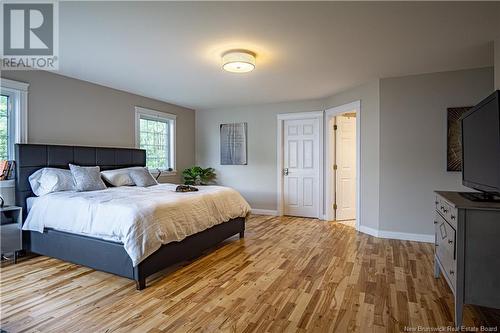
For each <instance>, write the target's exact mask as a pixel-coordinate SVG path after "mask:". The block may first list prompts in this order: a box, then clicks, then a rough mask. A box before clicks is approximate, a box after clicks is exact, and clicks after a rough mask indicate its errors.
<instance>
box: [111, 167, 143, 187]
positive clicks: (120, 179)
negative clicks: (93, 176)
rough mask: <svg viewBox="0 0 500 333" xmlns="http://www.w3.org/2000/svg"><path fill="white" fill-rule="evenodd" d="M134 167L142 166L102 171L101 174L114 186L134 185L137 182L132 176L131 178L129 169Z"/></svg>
mask: <svg viewBox="0 0 500 333" xmlns="http://www.w3.org/2000/svg"><path fill="white" fill-rule="evenodd" d="M134 169H142V167H131V168H123V169H114V170H106V171H101V176H102V178H104V179H105V180H106V181H107V182H108V183H110V184H111V185H113V186H117V187H118V186H132V185H135V184H134V181H133V180H132V178H130V175H129V171H130V170H134Z"/></svg>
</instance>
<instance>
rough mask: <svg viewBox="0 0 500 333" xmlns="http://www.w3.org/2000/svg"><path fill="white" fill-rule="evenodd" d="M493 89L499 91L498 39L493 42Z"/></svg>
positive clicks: (499, 60) (499, 53) (499, 46)
mask: <svg viewBox="0 0 500 333" xmlns="http://www.w3.org/2000/svg"><path fill="white" fill-rule="evenodd" d="M494 57H495V89H496V90H500V38H498V39H497V40H495V53H494Z"/></svg>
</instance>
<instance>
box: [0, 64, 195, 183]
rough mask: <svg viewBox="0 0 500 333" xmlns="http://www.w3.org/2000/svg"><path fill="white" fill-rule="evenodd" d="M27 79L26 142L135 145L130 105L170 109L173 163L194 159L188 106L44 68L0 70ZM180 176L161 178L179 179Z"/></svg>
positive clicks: (183, 164)
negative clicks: (174, 147)
mask: <svg viewBox="0 0 500 333" xmlns="http://www.w3.org/2000/svg"><path fill="white" fill-rule="evenodd" d="M1 75H2V78H7V79H11V80H17V81H22V82H27V83H29V84H30V87H29V101H28V108H29V110H28V142H30V143H53V144H66V145H72V144H74V145H91V146H111V147H134V146H135V127H134V126H135V125H134V123H135V110H134V107H135V106H142V107H146V108H151V109H154V110H158V111H163V112H168V113H173V114H176V115H177V116H178V117H177V132H176V133H177V137H176V142H177V169H178V170H182V169H183V168H185V167H188V166H191V165H193V164H194V160H195V148H194V144H195V142H194V129H195V119H194V118H195V112H194V110H191V109H187V108H183V107H179V106H176V105H173V104H168V103H165V102H161V101H157V100H153V99H150V98H146V97H142V96H138V95H134V94H130V93H127V92H124V91H120V90H115V89H111V88H107V87H104V86H100V85H96V84H92V83H89V82H86V81H81V80H76V79H72V78H69V77H65V76H61V75H57V74H53V73H49V72H44V71H2V73H1ZM179 179H180V176H179V175H178V176H176V177H165V179H164V181H172V182H177V181H179Z"/></svg>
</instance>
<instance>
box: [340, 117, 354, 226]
mask: <svg viewBox="0 0 500 333" xmlns="http://www.w3.org/2000/svg"><path fill="white" fill-rule="evenodd" d="M335 133H336V135H335V152H336V164H337V171H336V177H335V192H336V193H335V194H336V195H335V199H336V200H335V201H336V204H337V210H336V213H335V219H336V220H354V219H355V218H356V118H355V117H345V116H338V117H337V130H336V131H335Z"/></svg>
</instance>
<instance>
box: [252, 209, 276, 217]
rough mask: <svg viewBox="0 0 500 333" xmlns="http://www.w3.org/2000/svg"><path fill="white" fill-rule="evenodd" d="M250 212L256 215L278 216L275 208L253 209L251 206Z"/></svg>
mask: <svg viewBox="0 0 500 333" xmlns="http://www.w3.org/2000/svg"><path fill="white" fill-rule="evenodd" d="M251 211H252V214H256V215H271V216H278V211H277V210H272V209H255V208H252V210H251Z"/></svg>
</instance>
